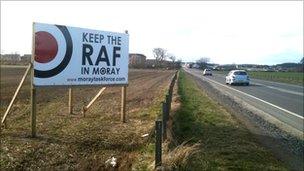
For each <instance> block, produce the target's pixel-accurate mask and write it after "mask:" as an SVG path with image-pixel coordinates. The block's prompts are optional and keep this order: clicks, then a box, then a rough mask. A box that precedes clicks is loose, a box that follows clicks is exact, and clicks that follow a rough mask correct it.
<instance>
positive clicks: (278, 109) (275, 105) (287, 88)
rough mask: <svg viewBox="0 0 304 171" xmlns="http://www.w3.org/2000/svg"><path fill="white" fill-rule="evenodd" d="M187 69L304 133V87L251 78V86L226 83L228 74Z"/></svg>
mask: <svg viewBox="0 0 304 171" xmlns="http://www.w3.org/2000/svg"><path fill="white" fill-rule="evenodd" d="M185 71H186V72H188V73H190V74H192V75H194V76H196V77H198V78H200V79H203V80H205V81H208V82H209V83H211V84H212V85H214V86H215V87H217V88H219V89H221V90H222V91H225V92H227V93H229V94H230V95H232V96H235V97H238V98H239V99H242V100H243V101H244V102H246V103H248V104H250V105H252V106H254V107H255V108H257V109H259V110H261V111H263V112H265V113H267V114H269V115H271V116H273V117H274V118H276V119H278V120H279V121H282V122H283V123H285V124H288V125H289V126H291V127H293V128H295V129H297V130H298V131H301V132H303V113H304V112H303V105H304V104H303V98H304V95H303V86H296V85H291V84H284V83H276V82H271V81H265V80H258V79H251V80H250V85H249V86H231V85H226V84H225V75H220V74H213V76H203V75H202V71H201V70H196V69H186V68H185Z"/></svg>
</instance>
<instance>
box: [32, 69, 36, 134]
mask: <svg viewBox="0 0 304 171" xmlns="http://www.w3.org/2000/svg"><path fill="white" fill-rule="evenodd" d="M32 72H34V71H32ZM31 126H32V137H36V89H35V87H34V86H33V84H32V86H31Z"/></svg>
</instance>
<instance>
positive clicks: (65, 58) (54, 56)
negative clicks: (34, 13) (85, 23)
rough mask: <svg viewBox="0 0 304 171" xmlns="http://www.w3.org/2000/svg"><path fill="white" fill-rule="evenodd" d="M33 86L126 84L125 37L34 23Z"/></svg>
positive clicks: (126, 50) (127, 54)
mask: <svg viewBox="0 0 304 171" xmlns="http://www.w3.org/2000/svg"><path fill="white" fill-rule="evenodd" d="M34 33H35V34H34V36H35V38H34V40H35V41H34V43H35V44H34V45H33V46H34V47H33V48H34V51H35V55H34V59H33V61H34V85H35V86H57V85H58V86H62V85H67V86H69V85H114V84H119V85H122V84H128V62H129V36H128V34H123V33H113V32H106V31H98V30H90V29H83V28H76V27H67V26H62V25H50V24H41V23H34Z"/></svg>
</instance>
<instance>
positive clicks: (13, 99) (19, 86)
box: [1, 64, 32, 127]
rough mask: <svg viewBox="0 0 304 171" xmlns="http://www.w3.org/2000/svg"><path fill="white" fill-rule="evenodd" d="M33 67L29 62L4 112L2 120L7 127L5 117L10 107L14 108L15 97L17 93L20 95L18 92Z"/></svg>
mask: <svg viewBox="0 0 304 171" xmlns="http://www.w3.org/2000/svg"><path fill="white" fill-rule="evenodd" d="M31 67H32V65H31V64H29V65H28V67H27V69H26V71H25V73H24V75H23V77H22V79H21V81H20V83H19V85H18V87H17V89H16V91H15V94H14V96H13V98H12V100H11V102H10V104H9V105H8V108H7V109H6V111H5V114H4V116H3V118H2V120H1V123H2V124H3V123H4V126H5V127H6V126H7V125H6V123H5V119H6V117H7V114H8V112H9V111H10V109H11V108H12V106H13V103H14V101H15V99H16V97H17V95H18V93H19V91H20V89H21V87H22V85H23V83H24V81H25V78H26V76H27V74H28V72H29V71H30V69H31Z"/></svg>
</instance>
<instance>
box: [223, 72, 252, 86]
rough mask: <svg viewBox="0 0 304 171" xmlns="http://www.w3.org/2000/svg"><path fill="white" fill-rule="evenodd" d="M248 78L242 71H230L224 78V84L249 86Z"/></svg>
mask: <svg viewBox="0 0 304 171" xmlns="http://www.w3.org/2000/svg"><path fill="white" fill-rule="evenodd" d="M249 81H250V79H249V76H248V74H247V72H246V71H244V70H232V71H230V72H229V74H228V75H227V76H226V84H230V85H233V84H245V85H247V86H248V85H249Z"/></svg>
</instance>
